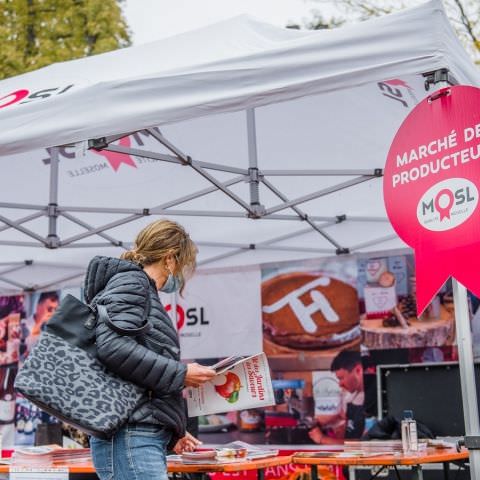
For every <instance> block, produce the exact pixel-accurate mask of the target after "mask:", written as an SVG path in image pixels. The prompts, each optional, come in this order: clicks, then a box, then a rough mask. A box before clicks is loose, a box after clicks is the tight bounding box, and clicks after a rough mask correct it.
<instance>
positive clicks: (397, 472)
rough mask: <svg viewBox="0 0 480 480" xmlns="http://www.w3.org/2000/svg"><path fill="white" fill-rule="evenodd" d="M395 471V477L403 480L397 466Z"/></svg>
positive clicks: (394, 468) (394, 467)
mask: <svg viewBox="0 0 480 480" xmlns="http://www.w3.org/2000/svg"><path fill="white" fill-rule="evenodd" d="M393 470H394V471H395V476H396V477H397V480H402V477H401V476H400V472H399V471H398V468H397V466H396V465H394V466H393Z"/></svg>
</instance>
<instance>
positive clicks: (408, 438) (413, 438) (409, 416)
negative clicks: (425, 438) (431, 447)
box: [402, 410, 418, 454]
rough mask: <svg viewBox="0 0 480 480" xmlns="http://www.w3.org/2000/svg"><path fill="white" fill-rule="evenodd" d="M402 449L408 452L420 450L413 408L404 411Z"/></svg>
mask: <svg viewBox="0 0 480 480" xmlns="http://www.w3.org/2000/svg"><path fill="white" fill-rule="evenodd" d="M402 449H403V453H406V454H410V453H416V452H418V436H417V422H416V421H415V420H414V419H413V412H412V410H404V411H403V420H402Z"/></svg>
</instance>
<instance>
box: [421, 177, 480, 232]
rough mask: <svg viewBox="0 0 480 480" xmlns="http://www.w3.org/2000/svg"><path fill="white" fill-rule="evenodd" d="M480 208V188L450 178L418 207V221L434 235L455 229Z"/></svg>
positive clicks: (433, 190)
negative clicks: (479, 201) (479, 198)
mask: <svg viewBox="0 0 480 480" xmlns="http://www.w3.org/2000/svg"><path fill="white" fill-rule="evenodd" d="M477 205H478V189H477V187H476V186H475V184H474V183H472V182H471V181H470V180H467V179H466V178H450V179H448V180H443V181H441V182H439V183H437V184H435V185H433V187H430V188H429V189H428V190H427V191H426V192H425V193H424V194H423V196H422V198H421V199H420V201H419V202H418V205H417V219H418V221H419V223H420V225H422V227H424V228H426V229H427V230H431V231H433V232H443V231H445V230H451V229H452V228H456V227H458V226H459V225H461V224H462V223H464V222H465V221H467V220H468V218H470V216H471V215H472V214H473V212H474V211H475V209H476V208H477Z"/></svg>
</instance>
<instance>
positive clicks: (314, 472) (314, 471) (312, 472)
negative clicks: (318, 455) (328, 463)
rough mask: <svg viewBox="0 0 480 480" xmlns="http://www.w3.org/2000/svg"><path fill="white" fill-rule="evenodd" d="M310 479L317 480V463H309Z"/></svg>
mask: <svg viewBox="0 0 480 480" xmlns="http://www.w3.org/2000/svg"><path fill="white" fill-rule="evenodd" d="M310 478H311V480H318V465H310Z"/></svg>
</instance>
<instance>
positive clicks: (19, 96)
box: [0, 84, 74, 109]
mask: <svg viewBox="0 0 480 480" xmlns="http://www.w3.org/2000/svg"><path fill="white" fill-rule="evenodd" d="M73 86H74V84H71V85H67V86H63V87H52V88H42V89H40V90H36V89H35V90H34V89H27V88H20V89H18V90H15V91H13V92H9V93H7V94H6V95H2V96H1V97H0V109H2V108H5V107H9V106H11V105H16V104H18V105H22V104H24V103H31V102H36V101H39V100H45V99H46V98H50V97H52V96H54V95H61V94H62V93H65V92H67V91H68V90H70V89H71V88H72V87H73ZM0 95H1V94H0Z"/></svg>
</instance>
